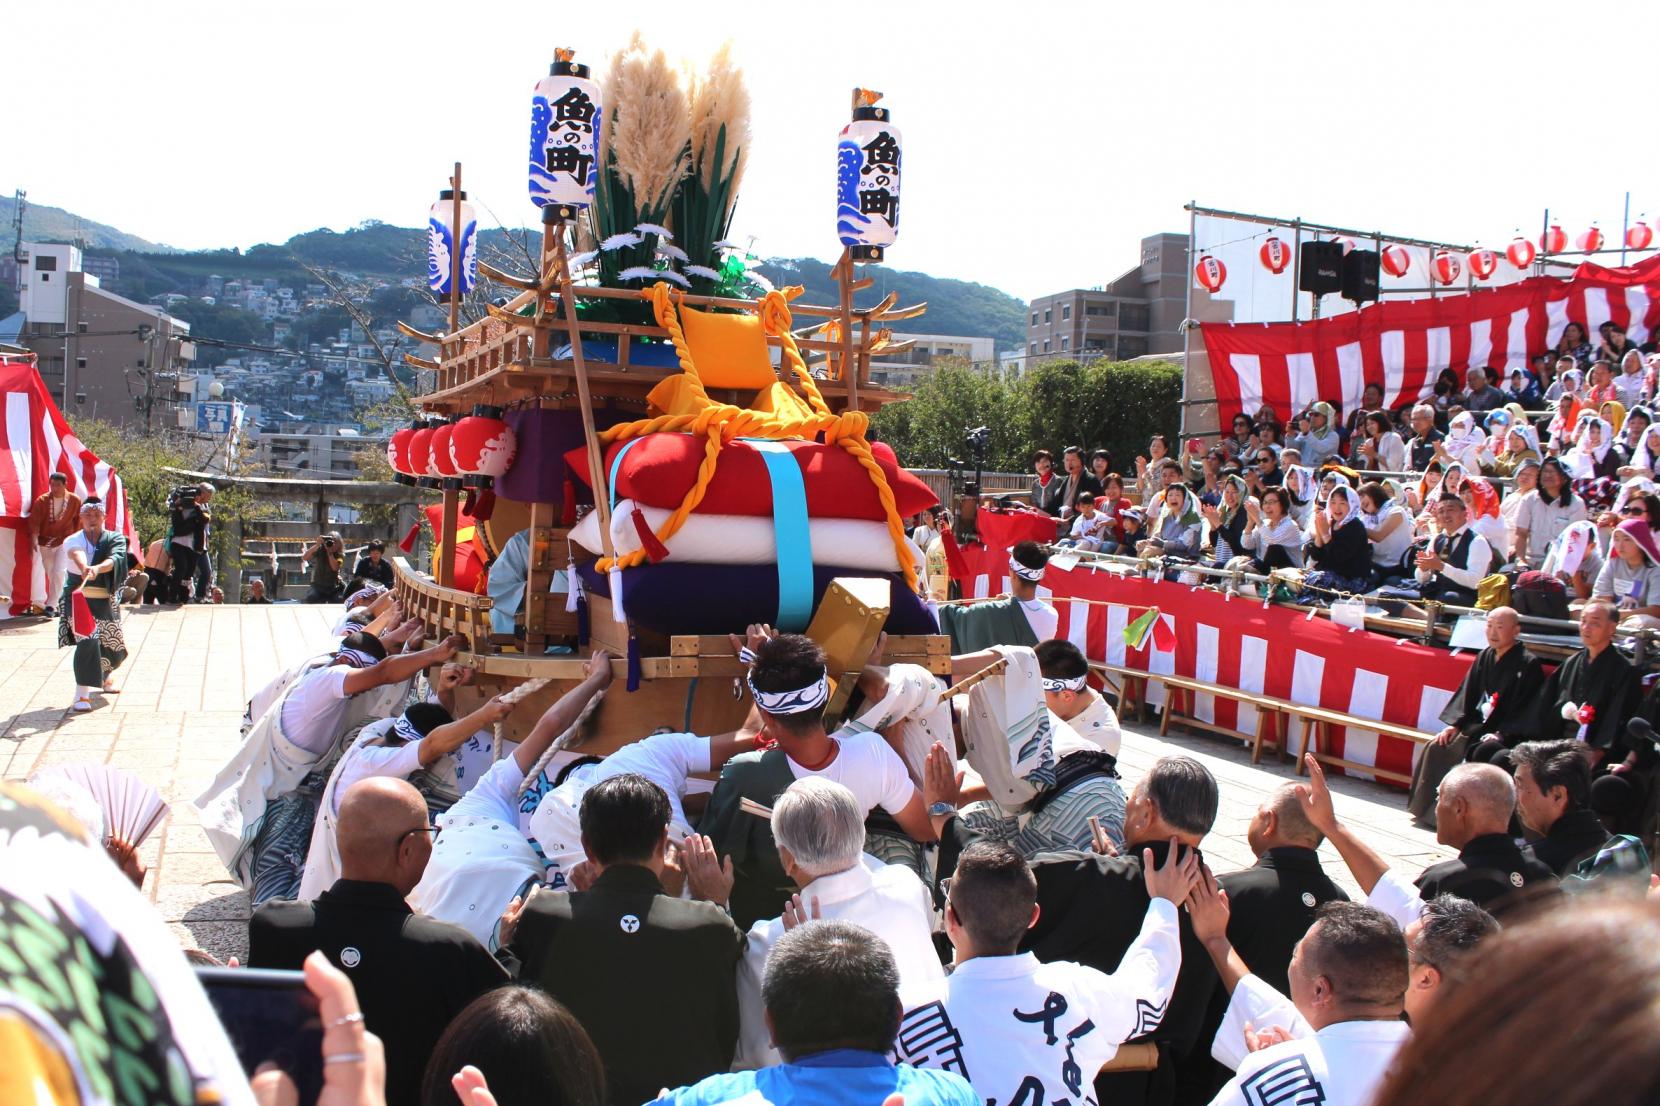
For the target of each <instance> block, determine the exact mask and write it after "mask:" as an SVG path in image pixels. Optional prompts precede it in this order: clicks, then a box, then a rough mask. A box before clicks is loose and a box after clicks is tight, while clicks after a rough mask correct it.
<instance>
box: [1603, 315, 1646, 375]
mask: <svg viewBox="0 0 1660 1106" xmlns="http://www.w3.org/2000/svg"><path fill="white" fill-rule="evenodd" d="M1597 332H1598V333H1599V334H1600V335H1601V336H1602V341H1601V342H1600V343H1598V345H1597V356H1598V357H1600V358H1601V359H1602V360H1604V361H1607V362H1608V363H1609V364H1610V365H1618V364H1620V363H1621V362H1622V361H1624V360H1625V359H1626V358H1627V357H1629V356H1631V355H1632V354H1637V357H1638V359H1639V361H1640V360H1641V358H1642V354H1641V353H1638V350H1637V347H1636V346H1635V345H1633V344H1632V342H1631V340H1630V339H1629V338H1627V337H1626V335H1625V324H1624V323H1622V322H1620V321H1618V320H1616V319H1609V320H1608V321H1607V322H1605V323H1603V324H1602V325H1601V326H1599V327H1597Z"/></svg>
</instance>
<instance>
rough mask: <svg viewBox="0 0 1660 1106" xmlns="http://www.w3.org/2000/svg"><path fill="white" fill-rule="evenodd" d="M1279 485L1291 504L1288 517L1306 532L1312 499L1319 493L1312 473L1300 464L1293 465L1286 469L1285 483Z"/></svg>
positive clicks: (1310, 516) (1312, 510) (1311, 512)
mask: <svg viewBox="0 0 1660 1106" xmlns="http://www.w3.org/2000/svg"><path fill="white" fill-rule="evenodd" d="M1281 486H1282V487H1284V488H1285V494H1286V498H1287V500H1288V501H1289V502H1290V504H1291V510H1290V514H1289V517H1290V518H1291V520H1292V521H1294V522H1295V523H1296V524H1297V525H1298V526H1299V527H1301V528H1302V529H1303V531H1304V532H1305V533H1306V532H1307V531H1308V528H1309V520H1310V519H1312V518H1313V517H1314V499H1315V497H1316V496H1317V495H1319V493H1320V489H1319V485H1318V484H1317V482H1316V481H1315V479H1314V474H1313V473H1312V472H1310V471H1309V470H1308V469H1306V468H1303V467H1302V466H1301V465H1296V466H1293V467H1291V468H1288V469H1286V471H1285V483H1284V484H1283V485H1281Z"/></svg>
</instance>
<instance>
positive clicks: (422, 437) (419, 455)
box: [409, 419, 434, 488]
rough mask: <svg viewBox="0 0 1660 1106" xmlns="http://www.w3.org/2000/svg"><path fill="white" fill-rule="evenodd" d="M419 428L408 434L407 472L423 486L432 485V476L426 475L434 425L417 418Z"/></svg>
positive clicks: (429, 460) (430, 455)
mask: <svg viewBox="0 0 1660 1106" xmlns="http://www.w3.org/2000/svg"><path fill="white" fill-rule="evenodd" d="M417 421H419V422H420V424H421V425H420V428H419V429H418V430H416V431H415V433H413V434H411V435H410V436H409V474H410V475H411V476H413V477H415V478H416V482H417V483H418V484H420V485H421V487H423V488H430V487H433V482H432V478H431V477H430V476H428V475H427V466H428V465H430V464H431V463H432V435H433V433H434V427H433V426H429V425H428V424H427V422H426V420H424V419H421V420H417Z"/></svg>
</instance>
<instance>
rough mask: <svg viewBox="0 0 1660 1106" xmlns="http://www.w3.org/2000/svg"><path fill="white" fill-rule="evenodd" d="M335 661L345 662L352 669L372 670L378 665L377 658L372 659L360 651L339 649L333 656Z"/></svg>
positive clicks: (378, 660)
mask: <svg viewBox="0 0 1660 1106" xmlns="http://www.w3.org/2000/svg"><path fill="white" fill-rule="evenodd" d="M334 659H335V660H337V661H345V662H346V663H347V664H348V665H350V666H351V667H353V668H373V667H374V666H375V665H377V664H379V663H380V658H379V657H372V656H370V655H369V654H368V653H365V652H364V651H363V650H361V649H341V650H339V651H338V652H336V653H335V654H334Z"/></svg>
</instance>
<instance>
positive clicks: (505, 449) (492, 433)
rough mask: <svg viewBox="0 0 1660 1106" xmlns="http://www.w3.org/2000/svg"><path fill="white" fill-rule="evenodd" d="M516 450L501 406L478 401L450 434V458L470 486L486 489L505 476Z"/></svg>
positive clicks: (517, 444)
mask: <svg viewBox="0 0 1660 1106" xmlns="http://www.w3.org/2000/svg"><path fill="white" fill-rule="evenodd" d="M518 451H519V441H518V438H517V437H515V436H514V434H513V428H512V427H510V426H508V425H507V424H506V423H505V422H503V421H502V419H501V408H500V407H490V406H487V405H485V404H479V405H478V406H477V407H474V408H473V413H472V414H471V415H468V416H467V417H466V418H464V419H462V420H461V421H460V422H458V423H456V424H455V430H454V432H453V433H452V434H451V435H450V460H451V461H452V462H453V464H454V465H455V470H456V471H457V472H459V473H462V474H463V475H464V478H465V479H464V480H463V483H465V484H466V485H467V487H469V488H488V487H490V486H492V485H493V484H494V482H495V480H496V478H498V477H502V476H506V475H507V470H508V469H510V468H512V467H513V457H514V455H515V454H516V453H518Z"/></svg>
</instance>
